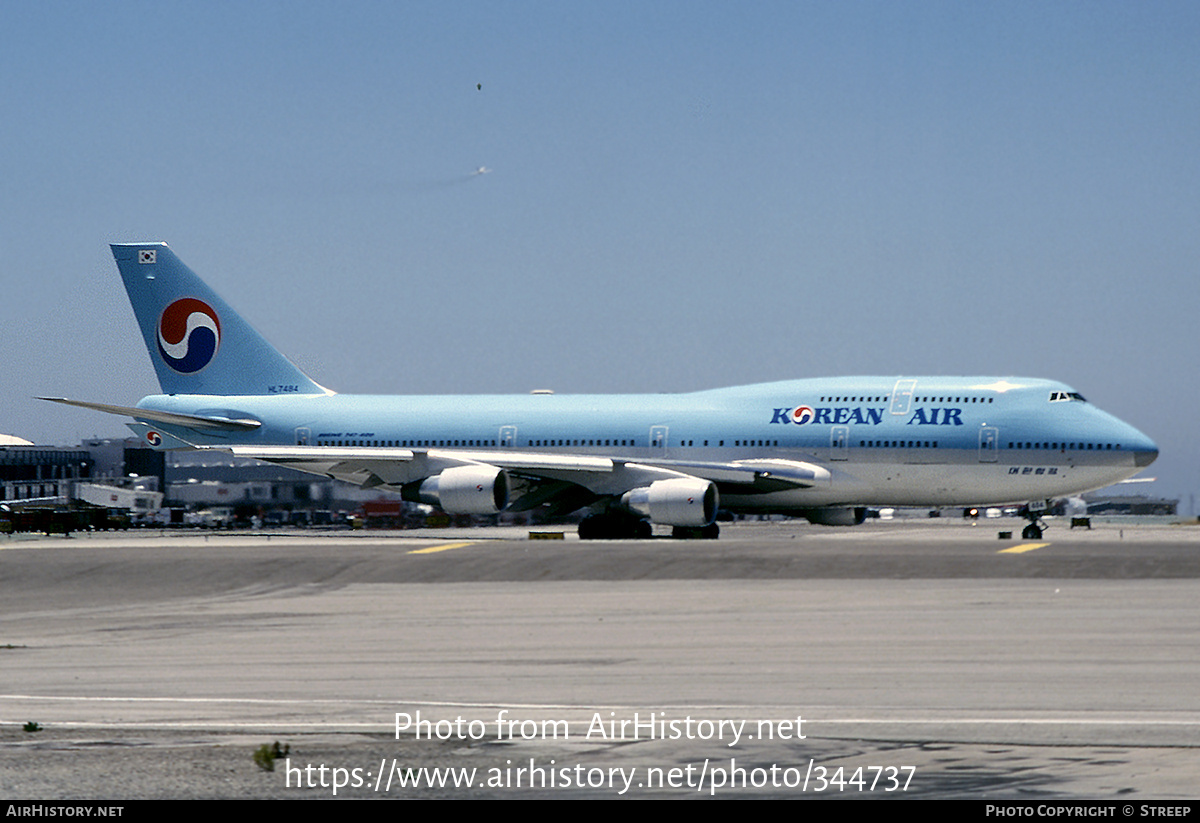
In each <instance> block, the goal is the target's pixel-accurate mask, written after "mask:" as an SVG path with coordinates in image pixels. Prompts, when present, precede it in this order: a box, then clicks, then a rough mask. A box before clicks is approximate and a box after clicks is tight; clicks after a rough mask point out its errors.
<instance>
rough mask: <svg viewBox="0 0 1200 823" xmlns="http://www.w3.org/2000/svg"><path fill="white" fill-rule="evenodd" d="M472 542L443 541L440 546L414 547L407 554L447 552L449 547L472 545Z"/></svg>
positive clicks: (457, 547) (458, 547) (456, 547)
mask: <svg viewBox="0 0 1200 823" xmlns="http://www.w3.org/2000/svg"><path fill="white" fill-rule="evenodd" d="M473 545H475V544H474V543H443V544H442V545H440V546H430V547H428V548H425V549H414V550H413V551H411V552H409V554H433V553H434V552H448V551H450V550H451V549H461V548H462V547H463V546H473Z"/></svg>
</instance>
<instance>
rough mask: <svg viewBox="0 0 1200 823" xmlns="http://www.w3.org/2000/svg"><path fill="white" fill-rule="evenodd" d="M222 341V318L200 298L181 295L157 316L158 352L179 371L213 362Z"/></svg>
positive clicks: (195, 369) (190, 372)
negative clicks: (181, 296)
mask: <svg viewBox="0 0 1200 823" xmlns="http://www.w3.org/2000/svg"><path fill="white" fill-rule="evenodd" d="M220 345H221V321H220V320H219V319H218V318H217V313H216V312H215V311H213V309H212V307H211V306H209V305H208V304H207V303H205V302H204V301H202V300H197V299H196V298H194V297H183V298H181V299H179V300H176V301H175V302H174V303H172V304H171V305H169V306H167V307H166V308H165V309H163V313H162V316H161V317H159V318H158V353H159V354H161V355H162V359H163V360H164V361H165V362H166V364H167V365H168V366H170V367H171V368H172V369H174V370H175V371H177V372H179V373H180V374H195V373H196V372H198V371H200V370H201V369H203V368H204V367H205V366H207V365H208V364H209V363H211V362H212V359H213V356H214V355H216V353H217V349H218V348H219V347H220Z"/></svg>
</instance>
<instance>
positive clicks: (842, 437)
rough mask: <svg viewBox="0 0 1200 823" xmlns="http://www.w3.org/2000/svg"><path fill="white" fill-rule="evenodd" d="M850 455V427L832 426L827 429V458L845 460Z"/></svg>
mask: <svg viewBox="0 0 1200 823" xmlns="http://www.w3.org/2000/svg"><path fill="white" fill-rule="evenodd" d="M849 456H850V427H849V426H834V427H833V428H831V429H830V430H829V459H830V460H845V459H846V458H847V457H849Z"/></svg>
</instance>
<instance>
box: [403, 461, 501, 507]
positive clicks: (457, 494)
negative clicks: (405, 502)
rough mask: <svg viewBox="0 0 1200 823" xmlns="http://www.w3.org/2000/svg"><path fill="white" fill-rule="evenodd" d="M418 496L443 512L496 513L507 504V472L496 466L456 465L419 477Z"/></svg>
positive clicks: (421, 500) (423, 501)
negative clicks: (438, 472)
mask: <svg viewBox="0 0 1200 823" xmlns="http://www.w3.org/2000/svg"><path fill="white" fill-rule="evenodd" d="M417 497H418V499H419V500H420V502H422V503H432V504H434V505H436V506H439V507H441V509H442V511H444V512H446V514H496V513H497V512H501V511H504V508H505V507H506V506H507V505H508V475H507V474H505V473H504V470H503V469H498V468H496V467H495V466H455V467H454V468H452V469H446V470H445V471H444V472H442V473H441V474H438V475H434V476H433V477H429V478H426V479H425V480H423V481H421V486H420V488H419V489H418V491H417Z"/></svg>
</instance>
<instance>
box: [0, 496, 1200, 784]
mask: <svg viewBox="0 0 1200 823" xmlns="http://www.w3.org/2000/svg"><path fill="white" fill-rule="evenodd" d="M1094 522H1095V521H1094ZM1020 527H1021V523H1020V522H1019V521H1013V520H989V519H984V520H980V521H976V522H972V521H962V520H958V519H949V518H943V519H940V520H895V521H890V522H879V521H869V522H868V523H866V524H864V525H862V526H859V527H853V528H830V527H821V526H812V525H809V524H807V523H804V522H803V521H799V522H797V521H773V522H744V523H737V524H722V536H721V539H720V540H717V541H676V540H671V539H669V538H667V537H665V533H664V536H659V537H656V538H655V539H652V540H645V541H619V542H615V541H614V542H607V541H594V542H591V541H589V542H581V541H578V540H577V539H575V537H574V534H573V530H567V531H566V533H565V534H564V538H565V539H562V540H530V539H528V534H529V531H530V530H529V529H526V528H521V529H518V528H515V527H500V528H480V529H443V530H420V531H406V532H347V531H340V532H338V531H329V532H319V531H288V532H262V533H254V534H251V533H245V532H223V533H199V532H187V531H182V532H176V531H157V530H156V531H142V532H128V533H115V534H114V533H103V534H84V535H79V536H75V537H71V538H69V539H64V538H48V537H40V536H36V537H35V536H27V535H24V536H23V535H14V536H8V537H0V615H3V624H2V626H3V628H2V629H0V661H2V663H0V671H2V672H3V675H2V678H0V794H2V795H3V796H5V797H6V798H26V799H33V800H69V799H97V800H122V799H138V798H291V799H303V798H334V797H337V798H344V797H360V798H367V797H370V798H385V797H392V798H397V797H450V798H484V797H489V798H492V797H503V798H508V797H514V798H516V797H520V798H526V797H539V798H540V797H597V798H601V797H603V798H608V797H612V798H616V797H628V796H636V797H746V798H752V797H763V798H766V797H811V798H833V797H838V798H849V797H864V798H865V797H870V798H884V797H924V798H958V799H973V800H984V799H986V800H1009V801H1013V800H1016V801H1021V802H1030V801H1034V800H1040V799H1043V798H1045V799H1053V800H1061V799H1075V800H1079V799H1088V800H1112V801H1113V802H1121V803H1125V802H1129V801H1132V800H1134V799H1137V800H1166V799H1189V798H1194V797H1195V796H1196V793H1197V789H1196V786H1197V777H1198V776H1200V688H1197V685H1196V684H1197V683H1200V653H1198V652H1197V649H1200V583H1198V580H1200V528H1197V527H1195V526H1194V525H1193V526H1190V527H1189V526H1178V525H1175V526H1173V525H1166V524H1165V523H1160V522H1156V521H1152V520H1150V519H1148V518H1132V519H1129V520H1125V521H1115V522H1111V523H1098V522H1096V525H1095V528H1094V529H1093V530H1091V531H1086V530H1070V529H1068V528H1067V527H1066V523H1065V522H1064V521H1052V522H1051V528H1050V530H1049V531H1047V532H1046V535H1045V537H1044V539H1043V540H1040V541H1022V540H1011V539H1009V540H1001V539H999V538H998V533H999V532H1000V531H1011V532H1014V533H1015V534H1018V535H1019V534H1020ZM537 531H550V532H552V533H553V532H554V531H557V529H555V528H547V529H542V528H539V529H537ZM27 727H28V728H29V729H35V728H36V729H37V730H36V731H34V730H26V728H27ZM276 742H278V744H279V747H278V753H279V755H280V756H279V757H278V758H275V759H274V760H273V762H272V758H271V757H269V756H264V754H260V755H259V758H258V762H257V763H256V761H255V759H254V754H255V752H256V751H258V750H259V749H260V748H262V747H264V746H265V747H266V750H265V753H266V754H267V755H269V754H270V753H272V750H273V749H274V744H275V743H276ZM271 765H273V766H274V770H273V771H268V770H267V769H266V768H263V766H271Z"/></svg>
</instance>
